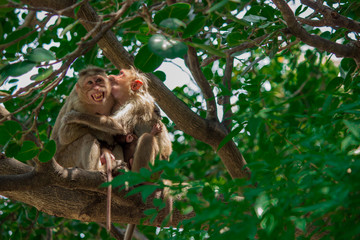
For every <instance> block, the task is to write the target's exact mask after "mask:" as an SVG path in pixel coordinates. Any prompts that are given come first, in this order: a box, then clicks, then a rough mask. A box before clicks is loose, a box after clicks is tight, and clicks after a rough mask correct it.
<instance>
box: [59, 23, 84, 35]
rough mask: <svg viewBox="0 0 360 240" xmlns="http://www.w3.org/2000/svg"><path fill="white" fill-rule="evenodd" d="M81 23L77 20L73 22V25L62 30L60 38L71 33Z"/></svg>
mask: <svg viewBox="0 0 360 240" xmlns="http://www.w3.org/2000/svg"><path fill="white" fill-rule="evenodd" d="M78 23H79V20H76V21H75V22H73V23H72V24H69V25H67V26H66V27H65V28H64V30H62V32H61V33H60V37H64V35H65V34H66V33H67V32H68V31H70V30H71V29H73V28H74V27H75V26H76V25H77V24H78Z"/></svg>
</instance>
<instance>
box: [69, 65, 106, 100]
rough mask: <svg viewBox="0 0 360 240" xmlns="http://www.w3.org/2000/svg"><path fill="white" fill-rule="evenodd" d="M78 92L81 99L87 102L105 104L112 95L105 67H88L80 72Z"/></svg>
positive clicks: (77, 84)
mask: <svg viewBox="0 0 360 240" xmlns="http://www.w3.org/2000/svg"><path fill="white" fill-rule="evenodd" d="M76 92H77V94H78V96H79V99H80V101H83V102H86V103H87V104H96V105H100V104H104V103H105V102H106V101H107V100H108V99H109V98H111V97H112V96H111V84H110V81H109V79H108V76H107V75H106V73H105V71H104V70H103V69H101V68H97V67H91V68H87V69H84V70H82V71H81V72H80V73H79V80H78V82H77V83H76Z"/></svg>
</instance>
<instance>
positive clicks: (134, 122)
mask: <svg viewBox="0 0 360 240" xmlns="http://www.w3.org/2000/svg"><path fill="white" fill-rule="evenodd" d="M109 80H110V81H111V83H112V95H113V97H114V99H115V101H116V104H115V105H116V107H114V109H117V111H115V112H114V113H113V114H112V115H110V116H108V115H102V116H99V115H94V114H88V113H84V112H79V111H71V112H70V113H69V114H68V116H67V118H66V120H65V123H67V124H69V123H76V124H79V125H85V126H88V127H91V128H93V129H97V130H99V131H104V132H107V133H109V134H112V135H114V136H116V135H119V134H123V135H127V134H128V133H134V134H135V135H136V136H137V137H138V140H137V144H136V149H135V153H134V162H133V164H132V165H131V169H132V170H134V169H140V168H142V167H148V163H149V162H150V163H151V164H153V163H154V161H155V158H156V156H157V154H159V159H160V160H169V157H170V154H171V152H172V144H171V140H170V137H169V133H168V131H167V129H166V127H165V125H164V124H163V123H162V122H161V115H160V110H159V108H158V107H157V106H156V104H155V100H154V99H153V97H152V96H151V95H150V94H149V92H148V79H147V78H146V76H145V75H143V74H140V73H138V72H137V71H136V70H135V69H123V70H121V71H120V73H119V75H117V76H115V75H110V76H109ZM155 124H160V128H161V129H162V130H161V132H160V133H158V134H156V135H155V136H154V135H152V134H151V131H152V129H153V126H154V125H155ZM148 143H149V144H148ZM139 150H140V151H139ZM135 171H136V170H135Z"/></svg>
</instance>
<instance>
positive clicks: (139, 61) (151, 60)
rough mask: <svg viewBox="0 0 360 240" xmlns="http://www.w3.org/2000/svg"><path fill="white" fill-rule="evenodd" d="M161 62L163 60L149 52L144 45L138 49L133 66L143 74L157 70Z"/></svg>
mask: <svg viewBox="0 0 360 240" xmlns="http://www.w3.org/2000/svg"><path fill="white" fill-rule="evenodd" d="M163 61H164V58H162V57H160V56H158V55H156V54H155V53H153V52H151V51H150V49H149V47H148V45H147V44H146V45H144V46H143V47H142V48H140V50H139V52H138V54H137V55H136V56H135V60H134V64H135V66H136V67H137V68H139V69H140V70H142V71H143V72H152V71H154V70H155V69H157V68H158V67H159V66H160V65H161V64H162V62H163Z"/></svg>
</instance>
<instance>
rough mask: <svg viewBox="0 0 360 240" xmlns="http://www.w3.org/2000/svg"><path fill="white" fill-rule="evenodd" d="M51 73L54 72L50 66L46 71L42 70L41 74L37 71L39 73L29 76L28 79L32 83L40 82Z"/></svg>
mask: <svg viewBox="0 0 360 240" xmlns="http://www.w3.org/2000/svg"><path fill="white" fill-rule="evenodd" d="M53 72H54V70H53V68H52V66H50V67H49V68H48V69H45V70H42V71H41V72H40V70H39V73H38V74H36V75H33V76H31V77H30V79H31V80H34V81H41V80H44V79H46V78H47V77H49V76H50V75H51V74H52V73H53Z"/></svg>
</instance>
